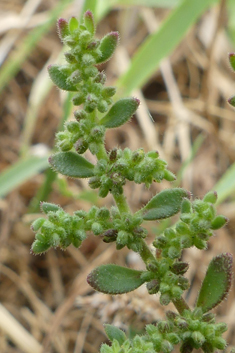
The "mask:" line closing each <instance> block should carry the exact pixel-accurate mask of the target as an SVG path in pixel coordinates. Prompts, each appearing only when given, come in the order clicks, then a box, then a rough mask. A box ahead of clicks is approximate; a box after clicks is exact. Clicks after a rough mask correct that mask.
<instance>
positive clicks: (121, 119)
mask: <svg viewBox="0 0 235 353" xmlns="http://www.w3.org/2000/svg"><path fill="white" fill-rule="evenodd" d="M139 104H140V101H139V100H138V99H137V98H123V99H120V100H119V101H117V102H116V103H114V105H113V106H112V107H111V109H110V110H109V112H108V113H107V114H106V115H105V116H104V117H103V118H102V119H101V120H100V124H101V125H104V126H105V127H106V128H115V127H118V126H121V125H123V124H125V123H126V122H127V121H128V120H129V119H130V118H131V117H132V115H133V114H134V113H135V112H136V110H137V108H138V106H139Z"/></svg>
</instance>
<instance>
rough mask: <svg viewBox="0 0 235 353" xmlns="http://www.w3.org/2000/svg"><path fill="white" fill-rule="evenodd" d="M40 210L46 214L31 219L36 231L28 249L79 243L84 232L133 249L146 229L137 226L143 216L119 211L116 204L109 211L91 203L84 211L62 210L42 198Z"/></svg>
mask: <svg viewBox="0 0 235 353" xmlns="http://www.w3.org/2000/svg"><path fill="white" fill-rule="evenodd" d="M41 210H42V212H44V213H45V214H46V215H47V219H46V218H42V217H40V218H38V219H37V220H35V221H34V222H33V223H32V229H33V231H34V232H35V233H36V236H35V241H34V243H33V245H32V251H33V253H35V254H38V253H42V252H45V251H47V250H48V249H49V248H51V247H54V248H56V247H60V248H62V249H66V248H67V247H68V246H69V245H70V244H72V245H74V246H75V247H77V248H78V247H79V246H80V245H81V243H82V241H83V240H84V239H86V233H87V232H89V231H92V232H93V234H94V235H101V236H102V237H103V241H104V242H106V243H110V242H114V241H116V246H117V249H121V248H123V247H124V246H127V247H128V248H129V249H132V250H135V251H137V249H136V247H137V244H138V239H141V238H145V237H146V235H147V231H146V229H144V228H142V227H140V224H141V223H142V221H143V219H142V218H141V217H140V216H136V215H131V214H125V213H124V214H122V215H121V214H120V212H119V210H118V208H117V207H112V208H111V210H110V211H109V210H108V209H107V208H106V207H101V208H98V207H96V206H93V207H91V209H90V210H89V211H88V212H85V211H83V210H78V211H75V212H74V214H73V215H69V214H68V213H66V212H65V211H64V210H63V209H62V208H61V207H59V206H57V205H55V204H51V203H47V202H42V204H41Z"/></svg>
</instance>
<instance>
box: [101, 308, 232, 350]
mask: <svg viewBox="0 0 235 353" xmlns="http://www.w3.org/2000/svg"><path fill="white" fill-rule="evenodd" d="M166 315H167V319H166V320H162V321H159V322H158V323H157V324H156V325H153V324H150V325H147V326H146V333H145V334H144V335H143V336H138V335H137V336H135V337H134V339H133V340H130V339H127V338H126V336H125V339H124V337H122V339H121V340H120V338H119V336H118V334H117V333H118V331H117V330H118V329H117V328H115V327H113V328H114V330H115V333H116V335H115V336H114V337H116V338H113V337H112V338H113V339H111V341H112V345H111V346H108V345H107V344H103V345H102V346H101V350H100V352H101V353H119V352H123V353H142V352H146V353H147V352H148V353H155V352H162V353H170V352H172V351H173V350H174V346H175V345H177V344H179V343H180V351H181V353H186V352H191V351H192V350H193V349H194V348H195V349H199V348H201V349H202V350H203V351H204V352H205V353H212V352H214V351H215V350H216V349H225V347H226V341H225V340H224V339H223V338H222V334H223V333H224V332H225V331H227V325H226V324H225V323H215V315H214V314H212V313H207V314H203V311H202V309H201V308H195V309H194V311H193V312H191V311H189V310H185V311H184V313H183V315H178V314H176V313H174V312H172V311H168V312H167V313H166ZM110 330H111V329H110ZM120 332H122V331H121V330H120ZM121 335H122V334H121ZM123 335H124V333H123Z"/></svg>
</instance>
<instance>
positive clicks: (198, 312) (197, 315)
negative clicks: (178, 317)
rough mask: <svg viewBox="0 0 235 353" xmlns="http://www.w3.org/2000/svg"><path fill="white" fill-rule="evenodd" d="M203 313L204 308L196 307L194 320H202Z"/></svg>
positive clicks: (193, 315)
mask: <svg viewBox="0 0 235 353" xmlns="http://www.w3.org/2000/svg"><path fill="white" fill-rule="evenodd" d="M202 314H203V311H202V308H195V309H194V310H193V314H192V318H193V319H194V320H201V318H202Z"/></svg>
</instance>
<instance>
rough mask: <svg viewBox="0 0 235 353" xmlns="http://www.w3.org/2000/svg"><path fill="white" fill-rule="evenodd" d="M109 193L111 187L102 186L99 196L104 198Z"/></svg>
mask: <svg viewBox="0 0 235 353" xmlns="http://www.w3.org/2000/svg"><path fill="white" fill-rule="evenodd" d="M108 193H109V186H108V185H101V186H100V189H99V196H100V197H102V198H104V197H106V196H107V195H108Z"/></svg>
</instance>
